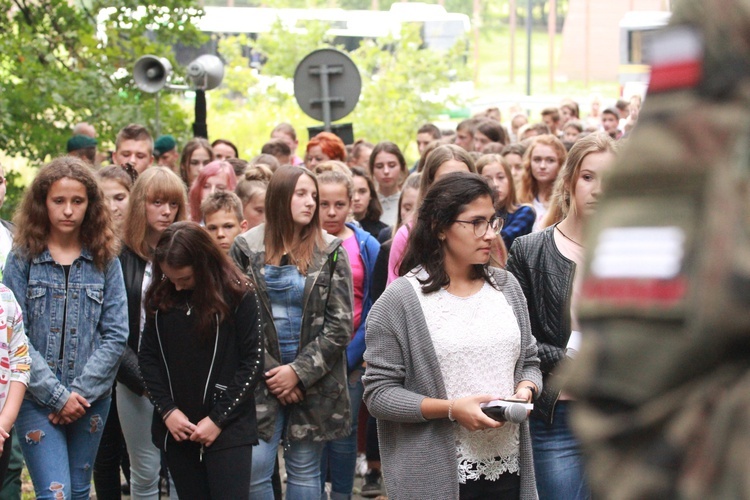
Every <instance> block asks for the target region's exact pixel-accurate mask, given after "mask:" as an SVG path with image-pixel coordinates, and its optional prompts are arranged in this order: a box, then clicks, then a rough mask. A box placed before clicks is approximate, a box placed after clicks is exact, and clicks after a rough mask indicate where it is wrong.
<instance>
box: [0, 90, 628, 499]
mask: <svg viewBox="0 0 750 500" xmlns="http://www.w3.org/2000/svg"><path fill="white" fill-rule="evenodd" d="M594 104H595V105H592V109H591V114H590V116H589V117H588V119H586V120H583V119H581V116H580V112H579V107H578V104H577V103H576V102H574V101H571V100H566V101H564V102H563V103H562V104H561V105H560V106H559V107H551V108H547V109H545V110H544V111H543V112H542V113H541V115H540V116H539V118H540V120H539V121H537V122H534V123H529V117H528V116H526V115H525V114H523V113H517V114H515V115H513V116H512V118H511V120H509V121H508V123H507V125H506V124H504V123H503V122H502V121H501V117H500V114H499V112H498V111H497V109H494V108H493V109H490V110H487V111H486V112H483V113H481V114H479V115H478V116H476V117H474V118H471V119H467V120H464V121H462V122H461V123H459V124H458V126H457V127H456V129H455V130H441V129H440V128H438V127H437V126H435V125H433V124H425V125H423V126H422V127H420V128H419V129H418V130H417V131H416V136H415V139H416V144H417V149H418V151H419V159H418V160H417V161H416V162H415V163H414V164H407V162H406V159H405V157H404V154H403V153H402V151H401V148H399V146H398V145H396V144H394V143H393V142H389V141H383V142H379V143H376V144H372V143H370V142H367V141H366V140H362V139H360V140H357V141H356V142H355V143H354V144H351V145H345V144H344V143H343V142H342V140H341V139H339V137H337V136H336V135H334V134H332V133H328V132H322V133H320V134H318V135H316V136H315V137H313V138H311V140H310V141H309V142H308V143H307V146H306V148H305V150H304V151H300V154H301V157H300V156H298V155H297V153H298V152H297V149H298V140H297V136H296V132H295V130H294V128H293V126H292V125H290V124H288V123H281V124H279V125H278V126H276V128H275V129H274V130H273V132H272V134H271V138H270V139H269V141H268V142H267V143H266V144H265V145H264V146H263V148H262V150H261V152H260V154H259V155H258V156H256V157H254V158H252V159H251V160H249V161H247V160H244V159H241V158H239V156H240V154H239V151H238V148H237V147H236V146H235V145H234V144H233V143H232V142H230V141H228V140H223V139H218V140H215V141H213V142H211V143H210V142H209V141H207V140H206V139H204V138H194V139H191V140H190V141H188V142H187V143H185V144H182V145H179V144H178V143H177V141H176V140H175V139H174V138H173V137H172V136H170V135H165V136H161V137H158V138H156V140H154V139H153V138H152V136H151V134H150V133H149V131H148V130H147V129H146V128H145V127H143V126H140V125H136V124H131V125H128V126H126V127H124V128H122V129H121V130H120V131H119V133H118V134H117V137H116V140H115V149H114V151H113V152H112V153H111V155H110V157H109V158H108V159H107V158H106V156H105V155H102V154H101V153H100V152H98V151H97V146H98V142H97V140H96V139H95V138H94V136H95V133H94V131H93V129H92V127H91V126H89V125H87V124H79V125H78V126H77V127H76V128H75V129H74V134H73V137H72V138H71V139H70V141H68V144H67V153H68V154H67V155H65V156H60V157H58V158H56V159H53V160H52V161H51V162H49V163H48V164H46V165H45V166H44V167H42V168H41V169H40V170H39V172H38V174H37V175H36V177H35V178H34V179H33V181H32V182H31V185H30V186H29V187H28V188H27V189H26V191H25V192H24V193H23V199H22V201H21V202H20V204H19V206H18V207H17V209H16V212H15V215H14V217H13V223H12V224H11V223H9V222H6V221H2V226H0V254H1V255H0V261H1V262H2V264H3V265H2V283H3V284H2V285H0V385H1V386H0V408H1V410H0V448H1V449H2V457H1V458H0V483H2V481H3V479H4V480H5V481H4V487H3V488H4V489H6V490H11V491H12V490H13V488H18V482H19V481H18V475H19V474H20V467H21V465H20V464H21V456H20V455H21V453H19V452H18V450H19V449H20V450H21V452H22V455H23V460H25V463H26V466H27V467H28V470H29V473H30V475H31V479H32V481H33V483H34V489H35V493H36V496H37V498H88V497H89V495H90V490H91V483H92V478H93V483H94V488H95V491H96V495H97V498H99V499H114V498H121V495H122V492H123V490H125V491H127V493H128V494H129V495H130V496H131V498H134V499H156V498H158V497H159V495H160V494H162V493H165V491H166V490H169V494H170V496H171V497H172V498H181V499H206V498H215V499H218V498H253V499H263V500H265V499H268V500H271V499H278V498H281V495H282V489H284V488H285V494H286V497H287V498H290V499H293V500H297V499H300V500H306V499H316V500H317V499H321V498H326V499H327V498H330V499H336V500H338V499H346V498H351V497H352V494H353V491H354V490H355V489H354V480H355V475H356V474H360V475H362V476H364V477H363V486H362V488H361V489H360V490H358V491H357V492H358V493H359V494H361V495H362V496H365V497H378V496H385V495H388V496H389V497H392V498H414V499H417V498H441V499H442V498H445V499H449V498H457V499H458V498H460V499H473V498H477V499H479V498H492V499H495V498H508V499H510V498H514V499H516V498H523V499H526V498H537V497H538V498H543V499H544V498H550V499H552V498H554V499H577V498H589V497H590V494H589V493H588V489H587V486H586V479H585V474H584V472H583V468H582V463H581V457H580V451H579V447H578V442H577V440H576V437H575V435H574V433H573V432H572V430H571V428H570V425H569V420H568V415H569V411H570V406H571V405H574V404H575V401H573V400H572V399H571V398H570V396H569V395H567V394H566V393H565V391H564V390H562V389H561V387H560V384H559V382H558V378H557V377H556V375H558V374H559V371H560V369H561V368H562V367H564V365H565V364H566V363H569V362H570V360H571V359H573V358H574V357H575V355H576V352H577V351H578V349H579V348H580V333H579V327H578V322H577V319H576V315H575V307H576V302H577V299H578V295H579V292H580V286H581V285H580V283H581V273H578V272H577V269H579V268H580V266H581V265H582V262H583V256H584V246H583V243H584V231H585V223H586V220H587V218H588V217H590V215H591V214H592V213H593V212H594V211H595V210H596V206H597V200H598V199H599V197H600V196H601V193H602V178H603V176H604V175H605V173H606V170H607V169H608V168H609V165H610V164H611V163H613V159H614V155H615V154H616V151H617V140H619V139H621V137H622V136H623V135H625V136H627V134H628V133H629V132H630V130H631V129H632V128H633V126H634V125H635V123H636V121H637V117H638V107H639V105H640V101H639V99H636V98H634V99H632V100H631V102H630V103H627V102H626V103H625V111H624V112H621V111H620V110H618V109H616V108H611V109H610V108H608V109H606V110H603V111H601V112H600V110H599V105H598V104H599V103H598V101H595V102H594ZM102 163H110V165H108V166H102ZM0 179H1V180H2V183H1V184H0V205H1V204H2V199H3V198H4V195H5V190H6V182H5V177H4V173H3V172H2V171H0ZM3 329H4V330H5V332H4V333H2V330H3ZM509 398H510V399H513V400H515V401H516V402H519V403H531V404H533V410H530V417H529V418H528V419H524V420H523V421H522V422H520V423H512V422H503V421H500V420H498V419H494V418H491V416H490V414H489V413H486V412H485V411H483V407H484V406H485V405H486V404H490V405H492V404H494V403H493V402H494V401H496V400H502V399H509ZM363 403H364V404H363ZM528 408H531V407H528ZM279 455H282V456H283V464H284V467H283V468H282V470H281V471H280V467H279ZM6 472H7V476H8V477H5V475H6ZM123 477H124V478H125V479H126V482H125V483H124V484H121V483H122V478H123ZM283 483H285V487H283V486H282V484H283Z"/></svg>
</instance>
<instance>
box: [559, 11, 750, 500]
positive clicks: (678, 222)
mask: <svg viewBox="0 0 750 500" xmlns="http://www.w3.org/2000/svg"><path fill="white" fill-rule="evenodd" d="M649 54H650V56H651V63H652V79H651V85H650V89H649V96H648V98H647V100H646V102H645V107H644V108H643V111H642V112H641V114H640V117H639V124H638V126H637V127H636V128H635V130H634V133H633V135H632V138H631V139H630V140H629V144H628V145H627V146H626V148H625V149H624V150H623V151H622V153H621V155H620V157H619V158H620V159H619V161H618V162H617V165H615V167H614V168H613V169H612V175H611V178H610V179H609V180H610V183H609V185H608V187H607V190H606V193H607V194H606V196H605V199H604V201H602V203H601V206H600V208H599V211H598V215H597V217H596V218H595V219H594V220H593V221H592V225H591V226H590V227H589V230H590V231H589V238H588V240H589V241H588V248H590V249H592V251H591V253H590V254H589V256H588V259H587V260H588V264H587V266H586V271H587V274H586V278H585V281H584V287H583V298H582V301H581V307H580V309H579V317H580V319H581V323H582V328H583V331H584V338H583V348H582V350H581V353H580V355H579V356H578V358H577V360H576V363H574V364H572V366H571V368H572V369H571V371H570V372H569V373H568V380H567V386H566V388H567V389H568V390H569V391H570V392H571V393H572V394H573V395H574V396H575V397H576V398H577V399H579V400H580V405H579V407H578V411H577V412H576V413H575V415H574V422H573V425H574V429H575V430H576V432H577V434H578V436H579V437H580V439H581V441H582V443H583V445H584V450H585V452H586V455H587V460H588V464H587V465H588V473H589V479H590V483H591V487H592V489H593V490H594V493H595V495H597V494H598V496H600V497H601V498H615V499H617V498H639V499H641V498H695V499H703V498H750V390H748V387H750V370H748V367H750V363H749V361H750V112H748V111H749V110H750V0H716V1H712V2H706V1H703V0H683V1H681V2H676V5H675V9H674V13H673V16H672V20H671V21H670V26H669V27H668V28H667V29H665V30H663V31H662V32H660V33H659V34H658V35H656V36H655V37H654V38H653V39H652V41H651V46H650V49H649Z"/></svg>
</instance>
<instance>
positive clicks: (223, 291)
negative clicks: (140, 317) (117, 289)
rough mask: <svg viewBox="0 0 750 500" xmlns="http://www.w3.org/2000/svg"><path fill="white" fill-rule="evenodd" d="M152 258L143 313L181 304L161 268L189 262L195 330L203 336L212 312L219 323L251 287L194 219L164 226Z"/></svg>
mask: <svg viewBox="0 0 750 500" xmlns="http://www.w3.org/2000/svg"><path fill="white" fill-rule="evenodd" d="M153 262H154V269H153V276H154V279H153V281H152V282H151V285H150V286H149V287H148V290H147V291H146V299H145V301H146V302H145V303H146V304H147V306H146V313H147V314H148V315H149V317H152V316H153V314H155V313H156V311H157V309H158V310H159V311H167V310H169V309H171V308H174V307H180V306H182V305H183V304H181V303H180V302H179V300H178V295H179V294H178V292H177V289H176V288H175V286H174V284H173V283H172V282H171V281H170V280H169V279H167V278H166V276H164V273H163V271H162V269H161V268H162V265H164V264H165V263H166V264H167V265H168V266H169V267H172V268H175V269H179V268H183V267H187V266H190V267H192V268H193V277H194V279H195V287H194V288H193V295H192V298H191V300H190V301H191V302H192V303H193V304H194V306H193V309H194V310H195V313H196V317H197V323H196V330H197V331H198V332H199V333H200V334H201V336H202V337H204V338H208V337H210V336H211V334H212V332H213V327H214V326H215V325H214V323H213V319H214V316H215V315H218V317H219V323H221V322H222V321H224V319H226V318H228V317H230V316H231V315H230V313H231V311H232V310H233V309H234V308H235V307H236V306H237V304H239V303H240V301H241V300H242V297H243V296H244V295H245V293H247V292H248V291H251V290H253V287H252V285H251V284H250V282H249V281H248V279H249V278H247V277H246V276H244V275H243V274H242V273H240V271H239V269H237V267H236V266H235V265H234V263H233V262H232V261H230V260H229V257H228V256H227V255H226V254H225V253H224V252H222V251H221V250H220V249H219V247H217V246H216V244H215V243H214V242H213V240H212V239H211V237H210V236H209V235H208V233H207V232H206V231H205V230H204V229H203V228H202V227H201V226H200V225H199V224H198V223H196V222H191V221H183V222H175V223H174V224H172V225H171V226H169V227H168V228H167V229H165V230H164V232H163V233H162V234H161V237H160V238H159V243H157V245H156V249H155V250H154V261H153Z"/></svg>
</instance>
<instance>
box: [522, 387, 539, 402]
mask: <svg viewBox="0 0 750 500" xmlns="http://www.w3.org/2000/svg"><path fill="white" fill-rule="evenodd" d="M523 388H524V389H528V390H530V391H531V400H532V401H536V396H537V393H536V387H534V386H533V385H525V386H523Z"/></svg>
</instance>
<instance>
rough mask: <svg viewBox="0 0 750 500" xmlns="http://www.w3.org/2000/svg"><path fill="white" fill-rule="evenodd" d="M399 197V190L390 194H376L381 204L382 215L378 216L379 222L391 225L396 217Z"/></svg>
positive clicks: (393, 224) (394, 223)
mask: <svg viewBox="0 0 750 500" xmlns="http://www.w3.org/2000/svg"><path fill="white" fill-rule="evenodd" d="M400 197H401V191H399V192H398V193H395V194H392V195H390V196H383V195H382V194H378V199H379V200H380V204H381V205H382V206H383V215H381V216H380V222H382V223H384V224H388V225H389V226H391V227H393V226H395V225H396V219H398V199H399V198H400Z"/></svg>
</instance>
